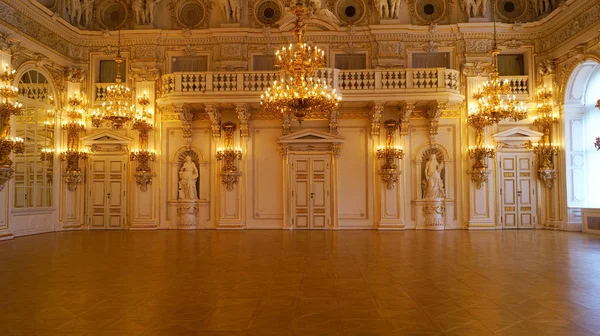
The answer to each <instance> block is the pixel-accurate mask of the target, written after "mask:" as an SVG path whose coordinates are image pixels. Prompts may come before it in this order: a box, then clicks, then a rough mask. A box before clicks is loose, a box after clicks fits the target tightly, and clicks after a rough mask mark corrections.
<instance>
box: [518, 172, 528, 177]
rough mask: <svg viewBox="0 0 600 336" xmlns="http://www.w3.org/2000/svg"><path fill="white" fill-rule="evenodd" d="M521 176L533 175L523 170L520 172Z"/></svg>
mask: <svg viewBox="0 0 600 336" xmlns="http://www.w3.org/2000/svg"><path fill="white" fill-rule="evenodd" d="M519 176H521V177H529V176H531V173H525V172H521V173H519Z"/></svg>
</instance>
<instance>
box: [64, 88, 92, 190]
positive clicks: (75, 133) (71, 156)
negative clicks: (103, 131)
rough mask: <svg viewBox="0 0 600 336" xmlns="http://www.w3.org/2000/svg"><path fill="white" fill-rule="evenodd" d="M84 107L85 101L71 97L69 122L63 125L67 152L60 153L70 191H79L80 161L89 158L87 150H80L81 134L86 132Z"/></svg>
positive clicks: (67, 111) (69, 101)
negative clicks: (64, 162)
mask: <svg viewBox="0 0 600 336" xmlns="http://www.w3.org/2000/svg"><path fill="white" fill-rule="evenodd" d="M84 106H85V102H84V100H83V99H82V98H80V97H77V95H76V94H75V95H73V96H72V97H70V98H69V100H68V107H67V110H66V115H67V118H68V121H67V122H65V123H63V124H62V129H63V130H64V131H66V136H67V150H66V151H63V152H62V153H60V160H61V161H66V163H67V168H66V171H65V174H64V175H63V176H64V178H65V183H66V184H67V188H68V189H69V191H75V190H77V186H78V185H79V184H80V183H81V168H80V167H79V161H80V160H86V159H87V156H88V152H87V150H79V133H80V132H82V131H85V122H84V121H83V111H85V107H84Z"/></svg>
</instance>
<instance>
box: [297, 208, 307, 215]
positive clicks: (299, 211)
mask: <svg viewBox="0 0 600 336" xmlns="http://www.w3.org/2000/svg"><path fill="white" fill-rule="evenodd" d="M296 213H297V214H306V213H308V209H301V208H296Z"/></svg>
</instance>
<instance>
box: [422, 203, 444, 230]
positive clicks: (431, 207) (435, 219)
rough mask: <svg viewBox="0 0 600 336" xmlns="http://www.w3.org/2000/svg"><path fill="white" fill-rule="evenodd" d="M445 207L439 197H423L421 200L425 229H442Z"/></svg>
mask: <svg viewBox="0 0 600 336" xmlns="http://www.w3.org/2000/svg"><path fill="white" fill-rule="evenodd" d="M445 211H446V207H445V206H444V201H443V200H441V199H425V200H424V202H423V220H424V224H425V230H443V229H444V212H445Z"/></svg>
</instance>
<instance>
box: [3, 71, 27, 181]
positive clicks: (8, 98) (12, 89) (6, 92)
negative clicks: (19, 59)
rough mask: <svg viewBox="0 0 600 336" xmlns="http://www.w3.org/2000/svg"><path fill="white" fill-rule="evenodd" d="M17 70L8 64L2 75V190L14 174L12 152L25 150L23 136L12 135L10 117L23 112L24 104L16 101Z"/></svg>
mask: <svg viewBox="0 0 600 336" xmlns="http://www.w3.org/2000/svg"><path fill="white" fill-rule="evenodd" d="M14 78H15V70H12V71H10V70H9V69H8V66H6V67H5V68H4V72H3V73H2V74H1V75H0V97H1V98H0V99H1V100H0V191H2V190H3V189H4V185H5V184H6V182H8V180H10V179H11V178H12V177H13V176H14V173H15V172H14V168H13V167H12V164H13V162H12V160H11V159H10V154H11V153H17V154H20V153H23V152H25V142H24V141H23V139H21V138H15V137H11V136H10V118H11V116H19V115H22V114H23V105H22V104H21V103H19V102H18V101H16V98H17V97H18V93H19V89H18V88H17V87H16V86H13V85H12V82H13V80H14Z"/></svg>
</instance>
